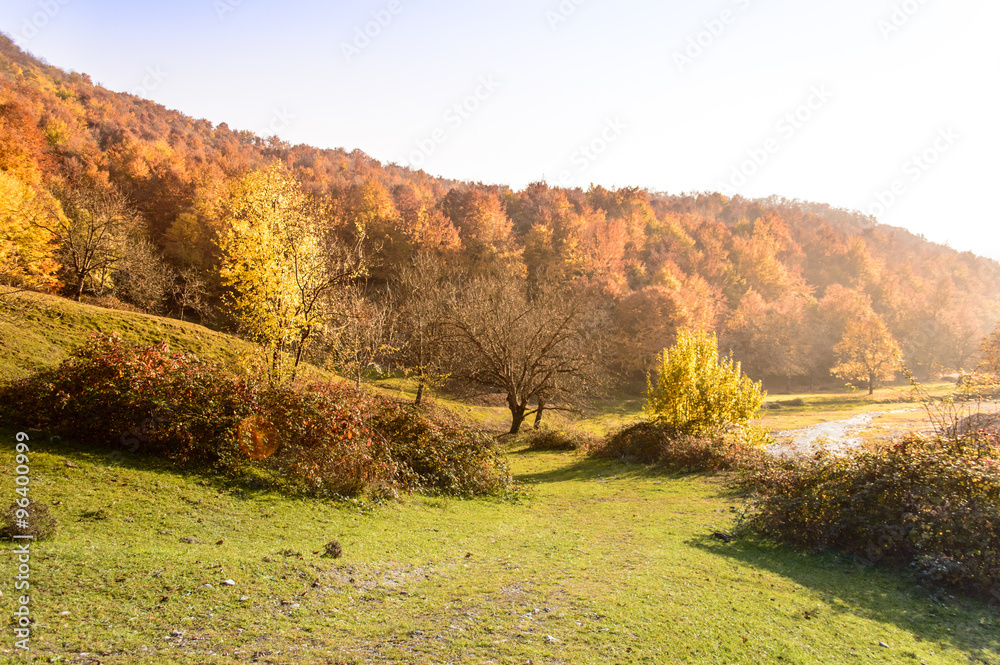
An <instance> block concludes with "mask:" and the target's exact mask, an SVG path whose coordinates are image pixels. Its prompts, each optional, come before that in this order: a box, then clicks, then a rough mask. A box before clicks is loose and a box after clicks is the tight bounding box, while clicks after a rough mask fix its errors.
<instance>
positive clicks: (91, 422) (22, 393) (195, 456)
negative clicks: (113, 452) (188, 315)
mask: <svg viewBox="0 0 1000 665" xmlns="http://www.w3.org/2000/svg"><path fill="white" fill-rule="evenodd" d="M258 398H259V390H258V389H257V387H256V385H255V383H254V382H253V381H252V380H251V379H249V378H239V377H237V376H236V375H234V374H232V373H229V372H226V371H223V370H222V369H220V368H219V367H217V366H215V365H214V364H212V363H209V362H205V361H202V360H200V359H198V358H197V357H196V356H194V355H187V354H182V353H170V351H169V349H168V348H167V345H166V343H160V344H155V345H150V346H142V345H139V344H135V343H132V342H127V341H124V340H122V339H121V338H120V337H119V336H118V335H117V334H115V335H102V334H98V333H93V334H91V336H90V338H89V339H88V341H87V342H86V343H85V344H84V345H83V346H82V347H80V348H79V349H77V350H76V351H75V352H74V353H73V354H72V355H71V356H70V357H69V358H68V359H67V360H66V361H65V362H63V363H62V364H61V365H60V366H59V367H57V368H55V369H52V370H47V371H44V372H40V373H38V374H35V375H33V376H30V377H28V378H26V379H22V380H20V381H16V382H13V383H9V384H5V385H3V386H2V387H0V405H2V406H0V420H2V421H4V422H8V423H14V422H18V423H25V422H27V424H28V425H29V426H32V427H37V428H40V429H45V430H48V431H51V432H54V433H58V434H61V435H63V436H65V437H70V438H74V439H77V440H80V441H87V442H92V443H98V444H101V445H104V446H109V447H112V446H116V445H118V444H119V443H120V444H122V445H125V446H130V447H132V448H133V449H138V447H139V446H140V445H141V448H142V450H143V451H144V452H154V453H157V454H161V455H164V456H166V457H168V458H171V459H174V460H177V461H180V462H188V461H195V460H197V461H201V462H209V463H214V462H218V461H221V460H222V459H223V458H232V457H233V455H234V454H235V453H236V452H237V451H236V450H235V449H233V448H230V449H228V450H227V449H226V447H225V446H224V445H223V444H224V442H225V440H226V437H225V435H226V433H228V432H229V431H231V430H232V429H234V428H235V426H236V424H237V423H238V422H239V421H240V420H241V419H242V418H245V417H246V416H248V415H250V414H251V413H252V412H253V411H254V410H255V408H256V406H257V402H258Z"/></svg>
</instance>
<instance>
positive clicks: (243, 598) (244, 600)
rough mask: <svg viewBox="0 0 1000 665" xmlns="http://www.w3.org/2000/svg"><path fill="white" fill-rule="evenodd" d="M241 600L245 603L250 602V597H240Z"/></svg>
mask: <svg viewBox="0 0 1000 665" xmlns="http://www.w3.org/2000/svg"><path fill="white" fill-rule="evenodd" d="M240 600H241V601H243V602H246V601H248V600H250V596H240Z"/></svg>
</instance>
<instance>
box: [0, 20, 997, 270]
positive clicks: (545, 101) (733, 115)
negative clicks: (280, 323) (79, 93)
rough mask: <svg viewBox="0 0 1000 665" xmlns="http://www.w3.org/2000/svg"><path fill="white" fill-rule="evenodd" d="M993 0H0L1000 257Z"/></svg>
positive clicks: (213, 100)
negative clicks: (844, 212)
mask: <svg viewBox="0 0 1000 665" xmlns="http://www.w3.org/2000/svg"><path fill="white" fill-rule="evenodd" d="M998 24H1000V2H997V1H996V0H947V1H946V0H842V1H840V2H836V3H833V2H815V1H813V2H802V0H798V1H796V2H793V1H792V0H710V1H701V0H685V1H681V0H661V1H659V2H652V1H647V0H506V1H505V2H503V3H499V2H497V3H494V2H490V3H484V2H457V1H455V0H360V1H358V0H355V1H353V2H346V1H340V0H335V1H332V2H322V3H320V2H305V1H303V0H283V1H281V2H278V1H276V0H172V1H171V2H162V0H158V1H156V2H153V1H150V0H146V1H143V0H129V1H127V2H126V1H124V0H114V1H110V0H108V1H103V2H98V1H93V0H4V2H3V3H2V5H0V30H2V31H3V32H5V33H7V34H8V35H10V36H11V37H12V38H14V40H15V41H16V42H17V43H18V44H19V45H20V46H21V47H22V48H24V49H26V50H27V51H29V52H31V53H32V54H34V55H36V56H39V57H41V58H44V59H45V60H46V61H47V62H49V63H50V64H52V65H55V66H58V67H62V68H64V69H70V70H73V71H78V72H84V73H87V74H89V75H90V76H91V77H92V79H93V80H94V81H95V82H98V83H100V84H102V85H104V86H105V87H107V88H109V89H111V90H116V91H127V92H132V93H135V94H139V95H141V96H143V97H146V98H148V99H151V100H153V101H156V102H158V103H161V104H163V105H165V106H167V107H168V108H172V109H177V110H179V111H181V112H183V113H185V114H187V115H190V116H193V117H196V118H206V119H208V120H210V121H212V122H213V123H216V124H218V123H222V122H225V123H227V124H228V125H229V126H230V127H232V128H235V129H248V130H251V131H254V132H257V133H259V134H262V135H277V136H279V137H281V138H282V139H284V140H286V141H289V142H291V143H306V144H310V145H314V146H318V147H323V148H338V147H340V148H345V149H347V150H348V151H350V150H354V149H360V150H362V151H363V152H365V153H366V154H368V155H370V156H372V157H374V158H376V159H378V160H380V161H382V162H395V163H398V164H402V165H410V166H413V167H415V168H422V169H424V170H426V171H427V172H428V173H430V174H432V175H438V176H443V177H446V178H453V179H456V180H469V181H480V182H485V183H491V184H495V183H499V184H506V185H510V186H511V187H513V188H515V189H520V188H523V187H524V186H526V185H527V184H529V183H531V182H536V181H539V180H545V181H546V182H548V183H549V184H552V185H561V186H569V187H583V188H585V189H586V188H587V187H588V186H589V185H590V184H600V185H604V186H606V187H626V186H639V187H645V188H648V189H650V190H653V191H658V192H668V193H673V194H680V193H686V192H687V193H690V192H705V191H721V192H723V193H725V194H729V195H732V194H740V195H743V196H746V197H750V198H755V197H766V196H772V195H777V196H781V197H785V198H789V199H803V200H808V201H816V202H821V203H829V204H831V205H834V206H837V207H843V208H848V209H851V210H860V211H862V212H865V213H866V214H871V215H874V216H875V217H876V218H877V219H878V221H880V222H883V223H886V224H891V225H893V226H901V227H905V228H907V229H909V230H911V231H913V232H914V233H918V234H922V235H924V236H925V237H927V238H928V239H929V240H933V241H935V242H940V243H946V244H948V245H950V246H951V247H953V248H955V249H958V250H961V251H972V252H975V253H977V254H980V255H983V256H989V257H991V258H993V259H998V260H1000V214H998V212H997V211H998V208H997V207H996V206H993V205H990V204H989V201H990V200H991V199H992V194H993V192H994V188H995V187H996V184H997V183H996V180H997V176H998V175H1000V168H998V165H997V162H996V160H997V158H998V156H1000V123H998V122H997V118H998V117H1000V108H998V106H1000V105H998V102H1000V90H998V86H997V84H998V75H1000V40H997V39H996V38H995V34H994V33H995V26H996V25H998Z"/></svg>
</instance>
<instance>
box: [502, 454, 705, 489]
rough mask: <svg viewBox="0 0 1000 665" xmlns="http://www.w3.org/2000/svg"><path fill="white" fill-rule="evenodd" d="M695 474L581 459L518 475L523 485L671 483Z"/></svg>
mask: <svg viewBox="0 0 1000 665" xmlns="http://www.w3.org/2000/svg"><path fill="white" fill-rule="evenodd" d="M514 454H518V455H521V454H524V455H529V454H530V455H545V456H560V457H561V456H565V455H573V454H575V455H579V453H553V452H547V451H546V452H538V451H528V450H523V451H518V452H516V453H514ZM688 475H691V474H685V473H678V472H676V471H669V470H665V469H663V468H662V467H656V466H646V465H642V464H627V463H625V462H620V461H617V460H607V459H598V458H592V457H579V458H578V459H577V460H576V461H575V462H573V463H572V464H561V465H560V466H559V467H558V468H553V469H549V470H546V471H538V472H534V473H524V474H518V475H515V476H514V479H515V480H517V481H518V482H522V483H565V482H572V481H608V480H650V479H655V480H667V479H674V478H684V477H685V476H688Z"/></svg>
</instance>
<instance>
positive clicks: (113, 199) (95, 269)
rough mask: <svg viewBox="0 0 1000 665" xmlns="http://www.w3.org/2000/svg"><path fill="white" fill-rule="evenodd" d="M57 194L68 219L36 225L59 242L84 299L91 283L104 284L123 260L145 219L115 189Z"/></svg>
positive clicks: (64, 189)
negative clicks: (102, 282) (85, 289)
mask: <svg viewBox="0 0 1000 665" xmlns="http://www.w3.org/2000/svg"><path fill="white" fill-rule="evenodd" d="M55 193H56V195H57V197H58V198H59V200H60V201H61V203H62V207H63V212H64V213H65V216H61V217H53V218H52V219H51V220H41V221H38V222H36V223H37V224H38V226H39V227H41V228H44V229H45V230H47V231H49V232H50V233H51V234H52V235H53V236H55V237H56V239H57V240H58V241H59V244H60V247H61V254H62V263H63V266H64V269H65V270H66V271H67V272H68V273H69V276H70V278H71V279H72V280H73V290H74V295H75V297H76V299H77V300H80V298H81V297H82V296H83V290H84V287H85V285H86V283H87V281H88V280H93V279H94V278H95V276H101V277H102V281H103V280H104V279H106V277H107V276H109V275H110V273H111V272H112V271H113V270H114V269H115V267H116V266H117V264H118V263H119V262H120V261H121V260H122V258H123V257H124V256H125V254H126V249H127V245H128V243H129V240H130V238H132V237H134V235H135V234H136V233H137V232H138V231H140V230H141V228H142V220H141V218H140V216H139V214H138V213H137V212H136V211H135V210H133V209H132V207H131V206H130V205H129V202H128V199H127V198H126V197H125V196H124V195H122V194H121V193H119V192H118V191H116V190H113V189H99V188H88V187H80V188H70V187H66V186H63V187H60V188H57V190H56V192H55Z"/></svg>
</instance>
